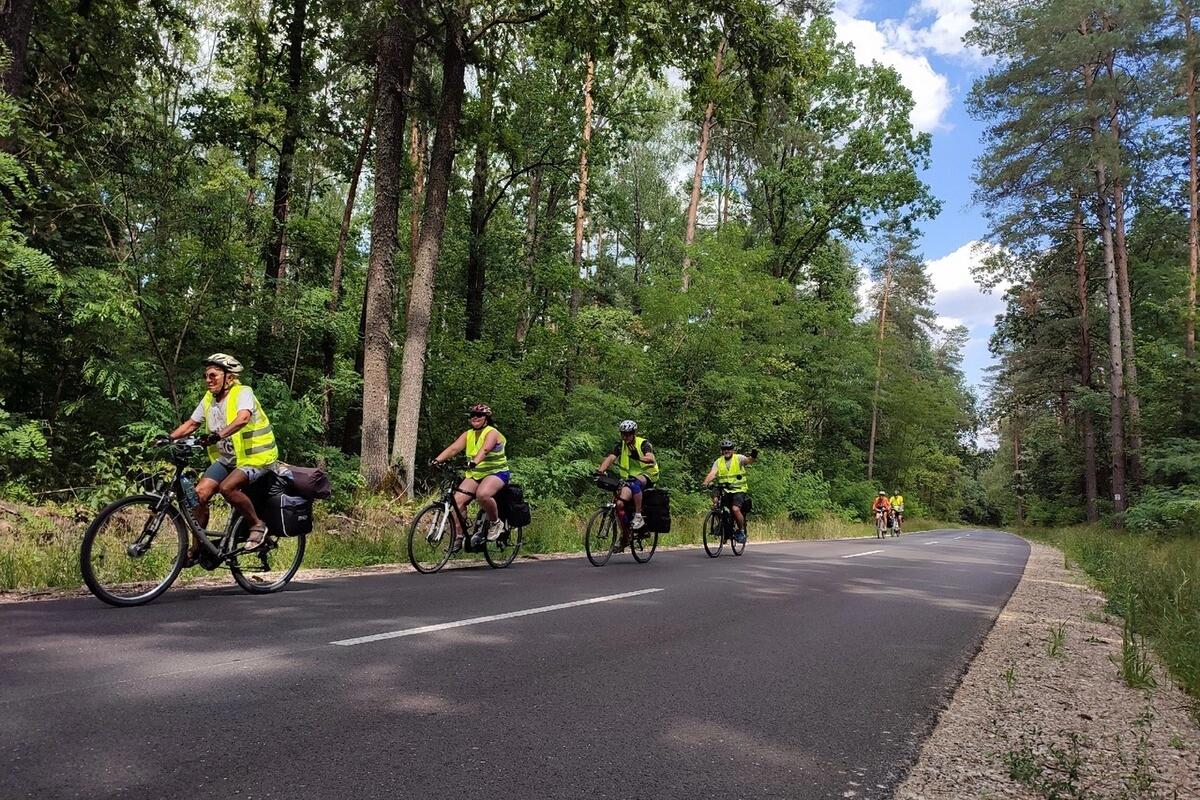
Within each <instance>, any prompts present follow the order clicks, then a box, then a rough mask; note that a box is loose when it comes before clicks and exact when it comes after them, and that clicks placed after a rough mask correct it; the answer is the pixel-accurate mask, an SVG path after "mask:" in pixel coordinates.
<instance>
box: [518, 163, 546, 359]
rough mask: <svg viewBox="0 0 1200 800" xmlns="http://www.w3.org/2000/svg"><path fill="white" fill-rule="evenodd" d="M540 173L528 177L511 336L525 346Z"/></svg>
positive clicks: (528, 320) (531, 315) (536, 237)
mask: <svg viewBox="0 0 1200 800" xmlns="http://www.w3.org/2000/svg"><path fill="white" fill-rule="evenodd" d="M542 172H543V168H542V167H538V168H537V169H535V170H534V171H533V172H532V174H530V176H529V199H528V200H527V201H526V203H525V264H524V266H525V270H524V273H525V274H524V275H523V276H522V277H523V279H524V283H523V286H522V287H521V309H520V311H519V312H518V314H517V329H516V332H515V334H514V336H513V338H514V339H515V340H516V342H517V344H518V345H524V344H525V337H526V336H528V335H529V325H530V322H531V321H532V318H533V270H534V267H535V266H536V265H537V244H538V211H539V206H540V205H541V202H542Z"/></svg>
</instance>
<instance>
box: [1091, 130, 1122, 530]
mask: <svg viewBox="0 0 1200 800" xmlns="http://www.w3.org/2000/svg"><path fill="white" fill-rule="evenodd" d="M1097 126H1098V123H1097ZM1105 172H1106V170H1105V168H1104V165H1103V164H1097V165H1096V193H1097V195H1098V196H1097V202H1096V216H1097V218H1098V219H1099V221H1100V233H1101V236H1102V237H1103V241H1104V275H1105V281H1106V284H1105V285H1106V295H1107V299H1108V365H1109V367H1108V395H1109V406H1110V408H1111V414H1110V419H1109V424H1110V426H1111V429H1112V430H1111V436H1112V496H1113V509H1114V510H1115V511H1116V512H1117V513H1121V512H1123V511H1124V510H1125V508H1126V505H1127V498H1126V496H1125V408H1124V399H1125V385H1124V375H1125V368H1124V366H1123V364H1122V352H1121V298H1120V294H1119V292H1118V290H1117V261H1116V255H1115V254H1114V252H1113V250H1114V246H1113V234H1112V225H1111V217H1110V212H1109V209H1108V191H1107V188H1106V186H1105V183H1106V180H1105Z"/></svg>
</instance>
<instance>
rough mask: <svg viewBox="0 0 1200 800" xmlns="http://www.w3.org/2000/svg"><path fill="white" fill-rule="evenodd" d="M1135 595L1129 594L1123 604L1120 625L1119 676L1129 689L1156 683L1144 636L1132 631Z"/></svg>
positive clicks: (1147, 687) (1141, 687)
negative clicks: (1121, 623)
mask: <svg viewBox="0 0 1200 800" xmlns="http://www.w3.org/2000/svg"><path fill="white" fill-rule="evenodd" d="M1136 608H1137V597H1136V596H1135V595H1130V596H1129V598H1128V602H1127V603H1126V606H1125V624H1124V625H1123V626H1122V627H1121V677H1123V678H1124V679H1125V684H1126V685H1127V686H1129V687H1130V688H1131V689H1153V688H1154V687H1155V686H1157V685H1158V681H1156V680H1155V679H1154V668H1153V667H1152V666H1151V664H1150V653H1149V651H1148V650H1147V649H1146V640H1145V638H1143V637H1141V636H1139V635H1138V634H1137V633H1135V632H1134V625H1135V622H1136V619H1135V618H1136V615H1137V612H1136Z"/></svg>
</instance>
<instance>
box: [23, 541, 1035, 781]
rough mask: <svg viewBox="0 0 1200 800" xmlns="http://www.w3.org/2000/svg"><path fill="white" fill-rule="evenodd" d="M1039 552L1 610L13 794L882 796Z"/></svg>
mask: <svg viewBox="0 0 1200 800" xmlns="http://www.w3.org/2000/svg"><path fill="white" fill-rule="evenodd" d="M869 551H879V552H869ZM1028 552H1029V548H1028V546H1027V545H1026V544H1025V543H1024V542H1023V541H1022V540H1020V539H1018V538H1016V537H1014V536H1010V535H1008V534H1003V533H997V532H984V531H947V532H936V533H930V534H918V535H906V536H904V537H902V538H900V539H895V540H891V539H889V540H885V541H882V542H878V541H876V540H874V539H863V540H856V541H836V542H803V543H785V544H756V543H751V544H750V545H749V547H748V548H747V550H746V554H745V555H744V556H742V557H740V558H735V557H733V556H732V555H731V554H730V553H729V551H728V548H727V549H726V551H725V554H724V555H722V556H721V557H720V558H718V559H710V558H708V557H707V556H706V555H705V554H704V552H703V550H701V549H696V550H687V551H670V552H660V553H658V554H657V555H656V556H655V557H654V560H653V561H652V562H651V563H650V564H647V565H638V564H636V563H634V562H633V560H632V558H630V557H629V556H628V555H618V556H614V557H613V559H612V561H610V562H609V564H608V566H606V567H603V568H600V569H597V568H594V567H591V566H590V565H589V564H588V563H587V561H586V560H584V559H583V558H578V559H566V560H553V561H541V562H518V563H516V564H514V565H513V566H512V567H510V568H509V569H507V570H492V569H489V568H487V567H484V568H481V569H459V570H448V571H445V572H443V573H440V574H438V575H432V576H425V575H418V574H411V573H401V574H387V575H371V576H365V577H353V578H339V579H332V580H321V581H310V582H303V581H301V582H298V583H296V584H294V585H293V587H291V588H289V589H288V590H287V591H284V592H282V593H280V594H277V595H272V596H265V597H257V596H251V595H247V594H243V593H242V592H241V591H240V590H238V589H237V588H236V587H235V586H233V585H232V582H231V586H230V588H229V589H209V590H187V589H178V590H172V591H169V592H167V594H165V595H163V596H162V597H161V598H160V599H159V600H158V601H156V602H155V603H153V604H151V605H149V606H145V607H141V608H133V609H114V608H109V607H108V606H105V605H103V604H101V603H100V602H99V601H97V600H94V599H91V598H79V599H69V600H57V601H42V602H32V603H23V604H9V605H0V798H4V800H16V798H26V797H28V798H39V800H44V799H45V798H67V797H87V798H109V797H112V798H116V797H120V798H165V797H189V798H197V797H205V798H207V797H221V798H226V797H238V798H269V797H271V798H276V797H277V798H317V797H320V798H336V799H337V800H342V799H345V800H350V799H351V798H354V799H355V800H357V799H358V798H376V797H379V798H385V797H386V798H488V800H493V799H494V798H543V797H544V798H584V797H586V798H589V800H599V799H600V798H621V799H622V800H627V799H628V798H687V800H698V798H710V797H713V798H715V797H719V798H750V797H756V798H757V797H772V798H775V797H780V798H781V797H788V798H841V797H887V796H889V794H890V790H891V788H892V787H893V786H894V784H895V783H896V781H897V780H898V779H899V778H900V777H902V776H903V774H904V772H905V770H906V769H907V767H908V766H909V765H910V764H911V762H912V760H913V759H914V758H915V755H916V752H917V749H918V748H919V746H920V742H921V740H922V739H923V738H924V737H925V736H926V735H927V734H928V732H929V730H930V729H931V727H932V724H933V722H934V719H935V717H936V714H937V712H938V710H939V708H940V707H941V706H942V704H943V703H944V702H945V700H946V699H947V698H948V696H949V694H950V693H951V692H952V691H953V688H954V686H955V685H956V684H957V682H958V679H959V676H960V675H961V673H962V671H963V670H964V669H965V668H966V665H967V663H968V661H969V660H970V658H971V656H972V655H974V653H975V652H976V651H977V649H978V647H979V645H980V643H981V641H982V639H983V637H984V635H985V634H986V633H987V631H988V630H989V629H990V627H991V625H992V622H993V620H994V619H995V617H996V615H997V614H998V613H999V610H1000V608H1001V607H1002V606H1003V604H1004V602H1005V600H1006V599H1007V598H1008V596H1009V594H1011V592H1012V590H1013V588H1014V587H1015V586H1016V583H1017V581H1018V580H1019V578H1020V575H1021V572H1022V570H1023V568H1024V564H1025V560H1026V557H1027V556H1028ZM643 590H646V591H644V592H643ZM650 590H654V591H650ZM631 592H643V593H641V594H633V595H629V594H628V593H631ZM613 595H626V596H622V597H615V598H613V597H612V596H613ZM601 598H611V599H601ZM579 601H594V602H586V603H581V602H579ZM528 611H533V612H534V613H525V614H519V615H518V614H514V613H512V612H528ZM494 616H500V618H498V619H490V620H484V621H478V622H473V623H471V624H465V625H457V626H454V627H446V626H445V624H446V623H459V622H463V621H470V620H473V619H476V618H479V617H494ZM425 626H435V629H434V630H424V631H422V630H413V629H418V628H423V627H425ZM397 632H402V633H403V634H404V635H400V636H395V635H394V634H396V633H397ZM379 634H393V635H392V636H390V637H386V638H380V637H379V636H377V635H379ZM339 643H340V644H339ZM851 793H853V794H851Z"/></svg>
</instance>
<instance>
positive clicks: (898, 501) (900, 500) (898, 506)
mask: <svg viewBox="0 0 1200 800" xmlns="http://www.w3.org/2000/svg"><path fill="white" fill-rule="evenodd" d="M892 509H893V510H895V511H903V510H904V495H902V494H898V495H896V496H895V497H893V498H892Z"/></svg>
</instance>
